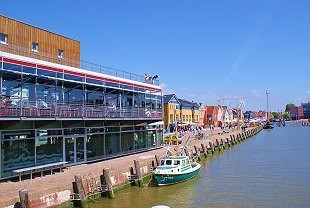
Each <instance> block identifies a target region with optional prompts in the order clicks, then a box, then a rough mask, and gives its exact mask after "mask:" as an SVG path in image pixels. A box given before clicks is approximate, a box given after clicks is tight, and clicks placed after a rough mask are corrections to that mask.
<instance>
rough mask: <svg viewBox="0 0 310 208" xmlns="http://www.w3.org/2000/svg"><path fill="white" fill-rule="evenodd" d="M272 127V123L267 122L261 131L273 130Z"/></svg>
mask: <svg viewBox="0 0 310 208" xmlns="http://www.w3.org/2000/svg"><path fill="white" fill-rule="evenodd" d="M273 128H274V126H273V124H272V123H270V122H267V123H266V124H265V125H264V126H263V129H273Z"/></svg>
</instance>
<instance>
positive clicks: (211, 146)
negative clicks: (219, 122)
mask: <svg viewBox="0 0 310 208" xmlns="http://www.w3.org/2000/svg"><path fill="white" fill-rule="evenodd" d="M209 146H210V148H211V153H212V154H214V146H213V144H212V142H209Z"/></svg>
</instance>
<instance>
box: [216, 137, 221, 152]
mask: <svg viewBox="0 0 310 208" xmlns="http://www.w3.org/2000/svg"><path fill="white" fill-rule="evenodd" d="M215 143H216V147H217V149H218V150H219V151H221V146H220V143H219V140H218V139H216V140H215Z"/></svg>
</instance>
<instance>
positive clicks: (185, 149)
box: [184, 147, 189, 156]
mask: <svg viewBox="0 0 310 208" xmlns="http://www.w3.org/2000/svg"><path fill="white" fill-rule="evenodd" d="M184 152H185V155H186V156H189V152H188V149H187V147H185V148H184Z"/></svg>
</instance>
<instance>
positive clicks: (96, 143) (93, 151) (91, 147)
mask: <svg viewBox="0 0 310 208" xmlns="http://www.w3.org/2000/svg"><path fill="white" fill-rule="evenodd" d="M86 142H87V144H86V148H87V150H86V152H87V160H92V159H98V158H102V157H103V156H104V134H93V135H92V134H90V135H88V136H87V141H86Z"/></svg>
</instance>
